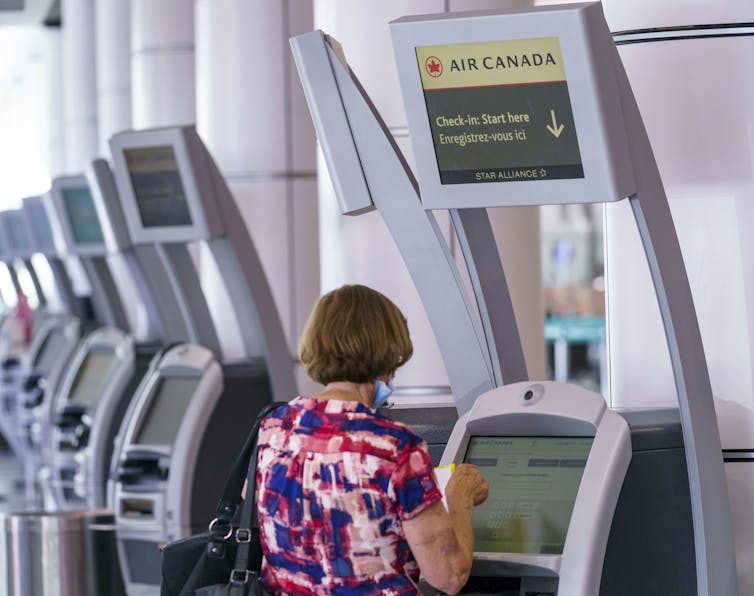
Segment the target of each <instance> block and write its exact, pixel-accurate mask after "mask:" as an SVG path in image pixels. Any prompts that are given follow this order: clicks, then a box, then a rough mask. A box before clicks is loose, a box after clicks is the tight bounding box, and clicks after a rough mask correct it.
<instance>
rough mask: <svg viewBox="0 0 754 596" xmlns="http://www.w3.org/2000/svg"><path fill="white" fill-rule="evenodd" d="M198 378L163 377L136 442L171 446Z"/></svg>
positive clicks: (137, 434) (199, 378) (136, 435)
mask: <svg viewBox="0 0 754 596" xmlns="http://www.w3.org/2000/svg"><path fill="white" fill-rule="evenodd" d="M201 380H202V378H201V377H163V378H161V379H160V380H159V385H158V387H157V390H156V391H155V396H154V397H153V398H152V401H151V402H150V404H149V409H148V410H147V413H146V414H145V416H144V418H143V419H142V422H141V427H140V428H139V430H138V431H137V432H136V434H135V437H134V443H135V444H137V445H172V444H173V443H174V442H175V437H176V435H177V434H178V430H179V429H180V427H181V422H182V420H183V414H184V413H185V412H186V408H187V407H188V404H189V403H190V402H191V399H192V398H193V396H194V393H195V391H196V388H197V386H198V385H199V382H200V381H201Z"/></svg>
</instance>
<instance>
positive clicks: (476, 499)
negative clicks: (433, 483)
mask: <svg viewBox="0 0 754 596" xmlns="http://www.w3.org/2000/svg"><path fill="white" fill-rule="evenodd" d="M489 488H490V487H489V484H487V479H486V478H485V477H484V476H483V475H482V473H481V472H480V471H479V468H477V467H476V466H474V465H472V464H459V465H458V466H457V467H456V471H455V472H454V473H453V475H452V476H451V477H450V480H448V484H447V485H446V487H445V498H446V499H447V501H448V509H451V510H452V509H453V505H458V506H462V505H463V502H464V501H465V500H470V501H471V506H472V507H476V506H477V505H481V504H482V503H484V502H485V501H486V500H487V495H488V494H489Z"/></svg>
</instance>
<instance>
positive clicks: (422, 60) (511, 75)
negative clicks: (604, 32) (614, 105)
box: [416, 37, 584, 184]
mask: <svg viewBox="0 0 754 596" xmlns="http://www.w3.org/2000/svg"><path fill="white" fill-rule="evenodd" d="M416 59H417V66H418V67H419V73H420V76H421V82H422V88H423V91H424V101H425V104H426V108H427V117H428V118H429V128H430V130H431V132H432V141H433V143H434V147H435V157H436V159H437V167H438V170H439V175H440V183H441V184H470V183H480V182H482V183H484V182H514V181H536V180H550V179H554V178H583V177H584V168H583V165H582V162H581V153H580V151H579V144H578V140H577V138H576V128H575V125H574V119H573V112H572V110H571V99H570V96H569V93H568V82H567V80H566V72H565V66H564V64H563V56H562V53H561V51H560V41H559V39H558V38H557V37H544V38H539V39H517V40H505V41H490V42H481V43H464V44H452V45H441V46H423V47H417V48H416Z"/></svg>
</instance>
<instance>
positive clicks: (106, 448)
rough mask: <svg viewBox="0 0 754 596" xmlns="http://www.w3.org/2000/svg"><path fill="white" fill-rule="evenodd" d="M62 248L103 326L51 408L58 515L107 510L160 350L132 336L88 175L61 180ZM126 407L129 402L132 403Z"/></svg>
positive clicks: (69, 370) (54, 203)
mask: <svg viewBox="0 0 754 596" xmlns="http://www.w3.org/2000/svg"><path fill="white" fill-rule="evenodd" d="M49 208H50V210H51V213H52V214H53V215H54V217H51V223H52V227H53V231H54V233H55V234H56V236H57V242H58V244H59V245H60V246H63V247H65V249H66V251H67V253H68V254H70V255H74V256H75V257H76V258H78V260H79V261H80V263H81V265H82V269H83V270H84V271H85V272H86V276H87V278H88V280H89V281H90V283H91V289H92V300H93V303H94V304H95V306H96V308H97V311H98V312H100V313H102V315H101V317H100V320H101V321H102V326H100V327H97V328H95V329H93V330H91V331H89V333H87V334H86V335H84V336H83V337H82V338H81V340H80V341H79V342H78V343H77V345H76V347H75V349H74V351H73V353H72V354H71V355H70V358H69V360H68V363H67V365H66V370H65V373H64V375H63V377H62V378H61V379H60V382H59V384H58V386H57V387H56V388H55V390H54V394H53V395H52V402H51V403H49V404H46V406H47V407H46V413H47V416H48V417H49V421H50V430H51V432H50V433H49V434H48V437H49V441H50V443H49V456H48V463H49V477H48V478H47V483H46V484H47V485H48V486H49V490H50V494H51V495H52V500H53V503H52V508H55V509H64V510H65V509H82V508H104V507H105V505H106V503H105V488H104V487H105V486H106V478H107V472H108V470H109V465H106V464H103V463H102V459H107V461H108V463H109V457H110V456H111V455H112V451H113V443H112V438H113V436H114V435H115V433H116V432H117V427H118V425H119V424H120V420H121V419H122V416H123V415H124V413H125V409H126V406H127V400H128V398H129V397H130V394H132V393H133V391H134V389H135V387H136V385H137V384H138V381H139V375H141V374H143V373H144V372H145V371H146V368H147V366H148V364H149V361H150V360H151V358H152V356H153V355H154V353H155V351H156V350H157V345H155V344H154V343H153V342H145V343H137V342H136V341H135V339H134V337H133V335H131V334H130V332H129V331H130V322H129V319H128V316H127V314H126V309H125V305H124V300H123V298H122V296H121V294H120V291H119V288H118V286H117V285H116V282H115V279H114V276H113V272H112V270H111V268H110V264H109V263H108V260H107V256H108V249H107V246H106V244H105V241H104V232H103V225H102V221H101V219H100V218H99V217H98V214H97V211H96V207H95V204H94V198H93V194H92V192H91V190H90V187H89V184H87V180H86V179H85V178H84V177H83V176H72V177H62V178H57V179H55V180H54V181H53V186H52V190H51V192H50V195H49ZM124 402H125V403H124Z"/></svg>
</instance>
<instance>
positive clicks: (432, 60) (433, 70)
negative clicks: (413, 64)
mask: <svg viewBox="0 0 754 596" xmlns="http://www.w3.org/2000/svg"><path fill="white" fill-rule="evenodd" d="M424 70H426V71H427V74H428V75H429V76H431V77H432V78H435V79H436V78H437V77H439V76H440V75H442V62H440V59H439V58H438V57H437V56H430V57H429V58H427V59H426V60H425V61H424Z"/></svg>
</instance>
